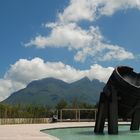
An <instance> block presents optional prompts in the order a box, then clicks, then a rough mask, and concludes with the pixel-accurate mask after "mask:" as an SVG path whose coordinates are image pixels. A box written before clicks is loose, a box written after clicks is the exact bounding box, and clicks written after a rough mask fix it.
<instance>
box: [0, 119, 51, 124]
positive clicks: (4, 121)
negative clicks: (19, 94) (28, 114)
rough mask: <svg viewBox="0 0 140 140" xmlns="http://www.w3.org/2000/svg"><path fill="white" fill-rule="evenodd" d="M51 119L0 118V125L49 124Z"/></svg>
mask: <svg viewBox="0 0 140 140" xmlns="http://www.w3.org/2000/svg"><path fill="white" fill-rule="evenodd" d="M50 122H52V118H0V125H3V124H35V123H50Z"/></svg>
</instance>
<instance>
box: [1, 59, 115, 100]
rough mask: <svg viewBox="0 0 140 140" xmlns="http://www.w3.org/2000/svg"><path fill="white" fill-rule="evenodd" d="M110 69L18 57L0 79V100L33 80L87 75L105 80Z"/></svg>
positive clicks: (70, 78)
mask: <svg viewBox="0 0 140 140" xmlns="http://www.w3.org/2000/svg"><path fill="white" fill-rule="evenodd" d="M112 71H113V68H112V67H108V68H104V67H102V66H100V65H98V64H95V65H93V66H91V67H90V69H87V70H78V69H75V68H73V67H71V66H69V65H65V64H64V63H62V62H44V61H43V60H42V59H41V58H34V59H32V60H27V59H20V60H19V61H17V62H16V63H15V64H13V65H11V67H10V69H9V70H8V71H7V72H6V73H5V76H4V78H3V79H0V100H3V99H5V98H7V97H8V96H9V95H10V94H11V93H12V92H14V91H17V90H19V89H21V88H24V87H25V86H26V85H27V84H29V83H30V82H31V81H33V80H38V79H42V78H47V77H53V78H56V79H61V80H63V81H65V82H68V83H71V82H74V81H76V80H79V79H81V78H83V77H85V76H87V77H89V79H90V80H92V79H98V80H100V81H102V82H106V81H107V79H108V78H109V76H110V74H111V73H112Z"/></svg>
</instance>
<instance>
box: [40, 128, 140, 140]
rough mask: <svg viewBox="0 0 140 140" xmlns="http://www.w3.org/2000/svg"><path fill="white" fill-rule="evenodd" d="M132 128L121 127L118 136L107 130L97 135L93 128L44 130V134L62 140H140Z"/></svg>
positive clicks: (139, 133) (139, 132)
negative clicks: (109, 133) (110, 133)
mask: <svg viewBox="0 0 140 140" xmlns="http://www.w3.org/2000/svg"><path fill="white" fill-rule="evenodd" d="M129 128H130V126H120V127H119V134H118V135H108V134H107V129H106V128H105V133H104V134H103V135H95V134H94V128H93V127H83V128H62V129H61V128H60V129H51V130H43V131H42V132H44V133H47V134H49V135H52V136H55V137H57V138H59V139H60V140H138V139H140V131H134V132H132V131H130V130H129Z"/></svg>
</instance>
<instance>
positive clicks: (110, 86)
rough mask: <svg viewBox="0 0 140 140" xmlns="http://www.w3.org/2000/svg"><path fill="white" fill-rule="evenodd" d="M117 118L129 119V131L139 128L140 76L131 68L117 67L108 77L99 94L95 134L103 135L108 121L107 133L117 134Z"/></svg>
mask: <svg viewBox="0 0 140 140" xmlns="http://www.w3.org/2000/svg"><path fill="white" fill-rule="evenodd" d="M118 116H119V117H121V118H123V119H125V120H126V119H128V118H131V126H130V130H139V126H140V74H138V73H135V72H134V71H133V68H130V67H126V66H119V67H117V68H115V70H114V71H113V73H112V75H111V76H110V78H109V80H108V82H107V84H106V85H105V87H104V89H103V92H102V93H101V94H100V100H99V106H98V113H97V120H96V123H95V130H94V132H95V133H99V134H100V133H103V130H104V123H105V119H106V118H107V119H108V133H109V134H118Z"/></svg>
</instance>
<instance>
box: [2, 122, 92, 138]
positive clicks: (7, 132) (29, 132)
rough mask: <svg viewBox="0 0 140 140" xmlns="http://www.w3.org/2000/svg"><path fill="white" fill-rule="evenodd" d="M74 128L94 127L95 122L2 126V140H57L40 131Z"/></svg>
mask: <svg viewBox="0 0 140 140" xmlns="http://www.w3.org/2000/svg"><path fill="white" fill-rule="evenodd" d="M74 126H94V122H70V123H52V124H22V125H0V140H55V138H54V137H52V136H50V135H47V134H45V133H42V132H40V130H42V129H47V128H57V127H74Z"/></svg>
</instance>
